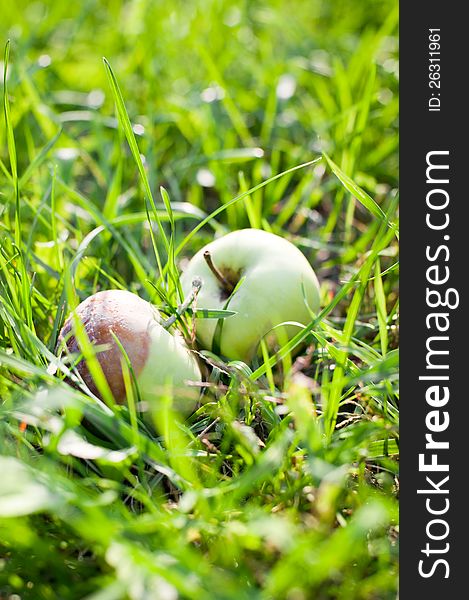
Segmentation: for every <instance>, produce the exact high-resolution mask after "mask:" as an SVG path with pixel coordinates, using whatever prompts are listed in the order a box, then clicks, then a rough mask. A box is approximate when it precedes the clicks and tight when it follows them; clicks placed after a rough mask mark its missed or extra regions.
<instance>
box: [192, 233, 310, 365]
mask: <svg viewBox="0 0 469 600" xmlns="http://www.w3.org/2000/svg"><path fill="white" fill-rule="evenodd" d="M196 277H199V278H200V279H201V280H202V287H201V289H200V291H199V293H198V297H197V306H199V307H200V308H204V309H213V310H216V309H223V308H228V309H229V310H232V311H236V313H237V314H235V315H234V316H232V317H229V318H228V319H225V320H224V321H223V326H222V330H221V334H219V333H217V336H219V338H220V339H219V341H218V345H219V348H218V349H219V351H220V354H221V355H222V356H225V357H227V358H229V359H239V360H243V361H245V362H249V361H251V360H252V358H253V357H254V356H255V354H256V352H257V351H258V347H259V342H260V341H261V340H262V339H263V338H265V336H267V337H266V341H267V342H268V343H269V344H270V345H273V344H274V343H275V341H276V339H278V340H282V337H281V333H282V332H283V336H284V337H283V339H286V338H288V339H290V338H291V337H292V336H293V335H295V334H296V333H298V331H299V329H298V327H297V326H294V325H288V326H284V327H281V328H277V329H273V328H275V327H276V326H279V325H281V324H282V323H286V322H292V321H293V322H296V323H300V324H301V325H307V324H308V323H309V322H310V321H311V311H313V312H317V311H318V309H319V283H318V279H317V277H316V275H315V273H314V271H313V268H312V267H311V265H310V264H309V262H308V260H307V259H306V257H305V256H304V254H302V252H301V251H300V250H299V249H298V248H296V246H294V245H293V244H292V243H290V242H289V241H287V240H285V239H283V238H281V237H279V236H278V235H274V234H272V233H268V232H266V231H262V230H259V229H242V230H239V231H233V232H232V233H229V234H227V235H225V236H223V237H221V238H218V239H216V240H215V241H213V242H211V243H210V244H208V245H207V246H205V247H204V248H202V249H201V250H199V252H197V254H196V255H195V256H194V257H193V258H192V260H191V261H190V262H189V264H188V266H187V269H186V270H185V271H184V273H183V275H182V278H181V283H182V288H183V291H184V293H185V294H189V293H190V291H191V286H192V281H193V280H194V278H196ZM242 278H244V280H243V282H242V283H241V285H240V286H239V287H238V289H237V290H236V291H235V293H234V294H233V290H234V289H235V287H236V285H237V284H238V283H239V282H240V280H241V279H242ZM216 328H217V321H216V320H214V319H197V321H196V334H197V338H198V340H199V343H200V345H201V346H202V347H203V348H205V349H208V350H212V351H214V350H216V348H214V337H215V331H216ZM280 330H282V331H280ZM218 331H219V330H218Z"/></svg>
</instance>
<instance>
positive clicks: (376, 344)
mask: <svg viewBox="0 0 469 600" xmlns="http://www.w3.org/2000/svg"><path fill="white" fill-rule="evenodd" d="M397 18H398V15H397V7H396V4H395V3H394V2H391V1H390V0H385V1H379V2H374V1H371V0H367V1H364V2H360V3H350V2H343V1H341V0H329V1H328V2H319V0H310V1H308V0H304V1H302V0H293V2H288V3H287V2H283V1H280V0H269V1H267V0H259V1H256V2H236V3H234V2H228V1H225V0H205V1H197V0H187V1H185V2H177V1H176V2H163V1H150V0H140V1H139V0H134V1H132V2H123V1H121V0H115V1H112V2H107V3H104V2H99V1H98V0H87V1H85V2H79V3H61V2H49V1H47V2H42V3H41V2H37V3H30V2H26V1H24V0H17V1H15V2H8V3H4V6H2V19H1V22H0V43H1V44H2V46H4V47H5V48H6V51H5V57H4V64H3V66H4V73H5V77H4V79H3V89H2V96H3V119H1V120H0V123H1V125H0V477H1V480H0V597H2V598H3V597H6V598H8V597H9V596H11V595H13V596H12V597H13V598H16V597H17V596H19V597H20V598H24V599H32V600H42V599H44V600H46V599H54V598H58V599H61V600H62V599H63V600H68V599H78V598H80V599H81V598H87V599H89V600H91V599H93V600H114V599H116V600H117V599H122V600H124V599H126V600H127V599H130V600H143V599H151V600H153V599H160V598H161V599H169V600H171V599H173V598H181V599H201V598H210V599H212V598H213V599H214V600H222V599H223V600H224V599H226V600H241V599H244V598H246V599H256V598H258V599H259V600H271V599H275V600H276V599H286V600H309V599H312V598H314V599H318V600H322V599H340V600H353V599H366V600H375V599H379V600H386V599H388V598H395V597H396V594H397V591H396V590H397V583H398V582H397V559H398V545H397V538H398V505H397V499H398V454H399V445H398V444H399V437H398V415H399V401H398V397H399V396H398V394H399V393H398V375H397V374H398V333H397V331H398V330H397V325H398V314H399V303H398V298H399V296H398V215H397V181H398V179H397V178H398V170H397V147H398V133H397V126H398V122H397V117H398V83H397V79H396V77H397V75H396V68H397ZM7 40H10V43H9V44H7ZM103 57H105V60H104V62H103ZM242 227H257V228H263V229H266V230H269V231H273V232H274V233H277V234H279V235H282V236H283V237H285V238H287V239H289V240H290V241H292V242H293V243H294V244H295V245H297V246H298V247H299V248H300V249H301V250H302V251H303V252H304V254H305V255H306V256H307V257H308V259H309V260H310V262H311V264H312V265H313V266H314V268H315V270H316V272H317V274H318V277H319V278H320V281H321V296H322V304H321V312H320V313H319V314H318V315H312V320H311V323H310V325H309V326H308V327H306V328H305V329H304V330H299V332H298V334H297V336H296V337H295V338H293V340H291V341H290V342H289V343H287V344H285V345H284V346H283V347H282V348H280V349H279V351H278V352H277V353H276V354H274V355H272V356H269V354H268V352H267V351H266V349H264V350H265V352H264V353H263V358H262V359H259V360H258V362H257V363H256V364H253V365H244V364H242V363H229V364H226V363H223V362H221V359H219V357H216V358H217V360H216V361H215V363H216V364H214V366H213V368H211V369H210V372H209V375H208V385H207V387H206V390H205V391H204V394H203V398H202V402H201V403H200V407H199V408H198V410H197V411H196V412H195V413H194V414H193V415H191V416H190V417H189V418H188V419H187V420H186V421H183V422H181V421H180V420H179V419H178V418H177V416H176V415H175V414H174V413H173V410H172V408H171V402H170V399H166V400H164V399H162V406H163V407H164V408H163V409H162V411H161V413H160V414H159V417H158V419H157V420H156V423H155V429H154V430H153V429H152V428H150V427H149V426H148V425H147V424H145V422H144V421H142V419H141V418H140V415H139V414H138V413H136V411H135V402H136V400H137V397H134V396H132V397H131V398H129V408H127V407H120V406H116V405H114V402H113V399H112V396H110V395H109V393H108V392H107V390H106V387H107V386H106V381H105V379H104V380H103V381H101V386H100V387H101V388H102V389H101V395H102V397H103V399H104V400H105V402H100V401H98V400H97V399H95V398H92V397H90V396H88V395H87V394H86V393H85V392H84V391H83V390H82V389H80V385H79V381H78V380H77V376H76V373H75V372H74V370H73V368H72V367H71V365H70V363H68V362H67V361H66V360H65V359H58V358H57V357H56V356H55V347H56V342H57V335H58V331H59V330H60V327H61V325H62V323H63V321H64V319H65V317H66V315H67V314H68V312H69V311H70V309H71V308H73V306H74V305H76V304H77V303H78V302H79V301H81V300H83V299H84V298H86V297H87V296H88V295H90V294H92V293H94V292H95V291H97V290H99V289H105V288H122V289H128V290H130V291H133V292H136V293H138V294H139V295H140V296H142V297H143V298H145V299H147V300H150V301H152V302H154V303H155V304H156V305H157V306H158V307H159V308H160V309H161V310H162V311H163V312H164V313H165V314H166V315H167V317H168V318H169V317H171V315H175V314H176V311H177V307H178V305H179V304H180V303H181V302H182V300H183V299H182V297H181V290H180V284H179V274H180V272H181V270H182V269H183V268H184V264H185V262H186V261H187V259H188V258H190V257H191V256H192V255H193V254H194V253H195V251H197V250H198V249H199V248H200V247H201V246H202V245H203V244H205V243H206V242H208V241H210V240H212V239H213V237H214V235H220V234H223V233H225V232H228V231H231V230H234V229H238V228H242ZM200 308H203V307H200ZM190 322H191V316H190V311H188V312H187V313H185V314H184V315H183V316H182V317H181V318H180V319H179V320H178V323H179V326H180V327H181V329H182V330H184V329H186V330H187V328H189V327H190ZM88 350H89V353H90V356H91V357H92V355H93V352H92V348H88ZM91 360H92V359H91ZM96 364H98V363H96ZM98 367H99V364H98ZM98 370H99V368H98ZM127 375H128V381H129V382H130V381H131V373H128V374H127ZM97 378H98V379H99V373H98V374H97ZM70 380H71V381H74V382H75V384H76V385H75V387H72V386H70V385H69V384H68V383H67V381H70ZM15 594H16V596H15Z"/></svg>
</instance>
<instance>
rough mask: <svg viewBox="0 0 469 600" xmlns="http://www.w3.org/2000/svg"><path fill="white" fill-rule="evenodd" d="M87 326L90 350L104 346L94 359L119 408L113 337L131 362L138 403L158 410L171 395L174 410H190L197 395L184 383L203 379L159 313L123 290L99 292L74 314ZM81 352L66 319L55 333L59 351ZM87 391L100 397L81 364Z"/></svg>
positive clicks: (121, 387) (121, 389)
mask: <svg viewBox="0 0 469 600" xmlns="http://www.w3.org/2000/svg"><path fill="white" fill-rule="evenodd" d="M74 312H75V313H76V314H77V315H78V317H79V319H80V321H81V322H82V323H83V325H84V327H85V331H86V333H87V336H88V339H89V340H90V342H91V343H92V344H93V345H99V346H101V345H105V346H106V349H104V350H103V351H99V352H97V358H98V361H99V363H100V365H101V368H102V370H103V373H104V375H105V377H106V379H107V382H108V384H109V387H110V389H111V392H112V394H113V396H114V399H115V401H116V402H117V403H118V404H123V403H124V402H125V397H126V394H125V384H124V380H123V375H122V363H121V361H122V359H124V357H123V355H122V352H121V350H120V348H119V346H118V345H117V343H116V341H115V339H114V338H113V336H112V334H111V331H112V332H114V334H115V335H116V336H117V338H118V340H119V342H120V343H121V344H122V346H123V348H124V349H125V352H126V354H127V356H128V357H129V360H130V363H131V365H132V368H133V371H134V373H135V376H136V380H137V383H138V388H139V390H140V394H141V397H142V400H144V401H146V402H147V403H148V405H149V406H150V409H152V408H155V407H157V406H158V400H159V399H160V398H161V396H162V395H163V394H165V393H170V394H172V396H173V400H174V405H175V408H176V409H177V410H179V411H181V412H182V413H184V414H188V413H189V412H191V411H192V410H193V408H194V407H195V404H196V402H197V399H198V397H199V390H198V389H197V388H196V387H194V386H192V387H191V386H188V385H187V383H186V382H187V381H195V382H200V381H201V380H202V376H201V373H200V369H199V366H198V363H197V360H196V359H195V357H194V356H193V354H192V353H191V351H190V350H189V349H188V347H187V346H186V344H185V342H184V340H183V338H182V336H181V335H179V334H175V335H172V334H171V333H170V332H169V331H166V329H165V328H164V327H163V326H162V325H161V322H160V315H159V312H158V310H157V309H156V308H155V307H154V306H153V305H151V304H150V303H149V302H146V301H145V300H143V299H141V298H139V296H137V295H136V294H132V293H131V292H127V291H124V290H106V291H102V292H97V293H96V294H94V295H92V296H90V297H89V298H87V299H86V300H84V301H83V302H82V303H81V304H79V305H78V306H77V308H76V309H75V311H74ZM64 343H65V344H66V346H67V348H68V351H69V352H73V353H80V347H79V344H78V341H77V339H76V338H75V336H74V326H73V317H72V315H70V316H69V317H68V318H67V320H66V321H65V323H64V326H63V327H62V330H61V332H60V334H59V347H61V346H62V345H63V344H64ZM77 369H78V372H79V373H80V375H81V376H82V378H83V380H84V382H85V383H86V385H87V386H88V388H89V389H90V390H91V391H92V392H93V393H94V394H96V395H97V396H99V393H98V390H97V387H96V384H95V382H94V381H93V378H92V376H91V374H90V372H89V370H88V366H87V364H86V361H85V360H81V361H80V362H79V363H78V365H77Z"/></svg>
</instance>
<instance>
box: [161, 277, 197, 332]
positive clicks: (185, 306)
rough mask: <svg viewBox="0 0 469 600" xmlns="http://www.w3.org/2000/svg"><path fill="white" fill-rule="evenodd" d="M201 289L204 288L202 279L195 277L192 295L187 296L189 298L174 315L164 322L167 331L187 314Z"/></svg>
mask: <svg viewBox="0 0 469 600" xmlns="http://www.w3.org/2000/svg"><path fill="white" fill-rule="evenodd" d="M201 287H202V280H201V279H200V277H195V278H194V280H193V281H192V291H191V293H190V294H189V295H188V296H187V298H186V299H185V300H184V302H183V303H182V304H181V305H180V306H178V307H177V309H176V312H175V313H174V315H171V317H169V318H168V319H166V321H163V323H162V326H163V327H164V328H165V329H169V327H171V325H173V324H174V323H175V322H176V321H177V320H178V319H179V317H180V316H181V315H183V314H184V313H185V312H186V310H187V309H188V308H189V306H190V305H191V304H192V302H194V300H195V299H196V297H197V294H198V293H199V291H200V288H201Z"/></svg>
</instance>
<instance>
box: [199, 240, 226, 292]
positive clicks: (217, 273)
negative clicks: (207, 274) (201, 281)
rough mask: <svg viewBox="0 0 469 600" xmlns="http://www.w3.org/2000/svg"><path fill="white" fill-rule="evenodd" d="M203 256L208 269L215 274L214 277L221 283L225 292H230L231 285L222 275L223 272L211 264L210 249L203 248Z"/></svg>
mask: <svg viewBox="0 0 469 600" xmlns="http://www.w3.org/2000/svg"><path fill="white" fill-rule="evenodd" d="M204 258H205V262H206V263H207V265H208V268H209V269H210V271H212V273H213V274H214V275H215V277H216V278H217V279H218V281H219V282H220V283H221V284H222V286H223V289H224V290H225V291H226V292H232V291H233V286H232V285H231V283H230V282H229V281H228V280H227V279H226V277H224V276H223V273H221V272H220V271H219V270H218V269H217V267H216V266H215V265H214V264H213V260H212V255H211V254H210V250H205V252H204Z"/></svg>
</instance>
